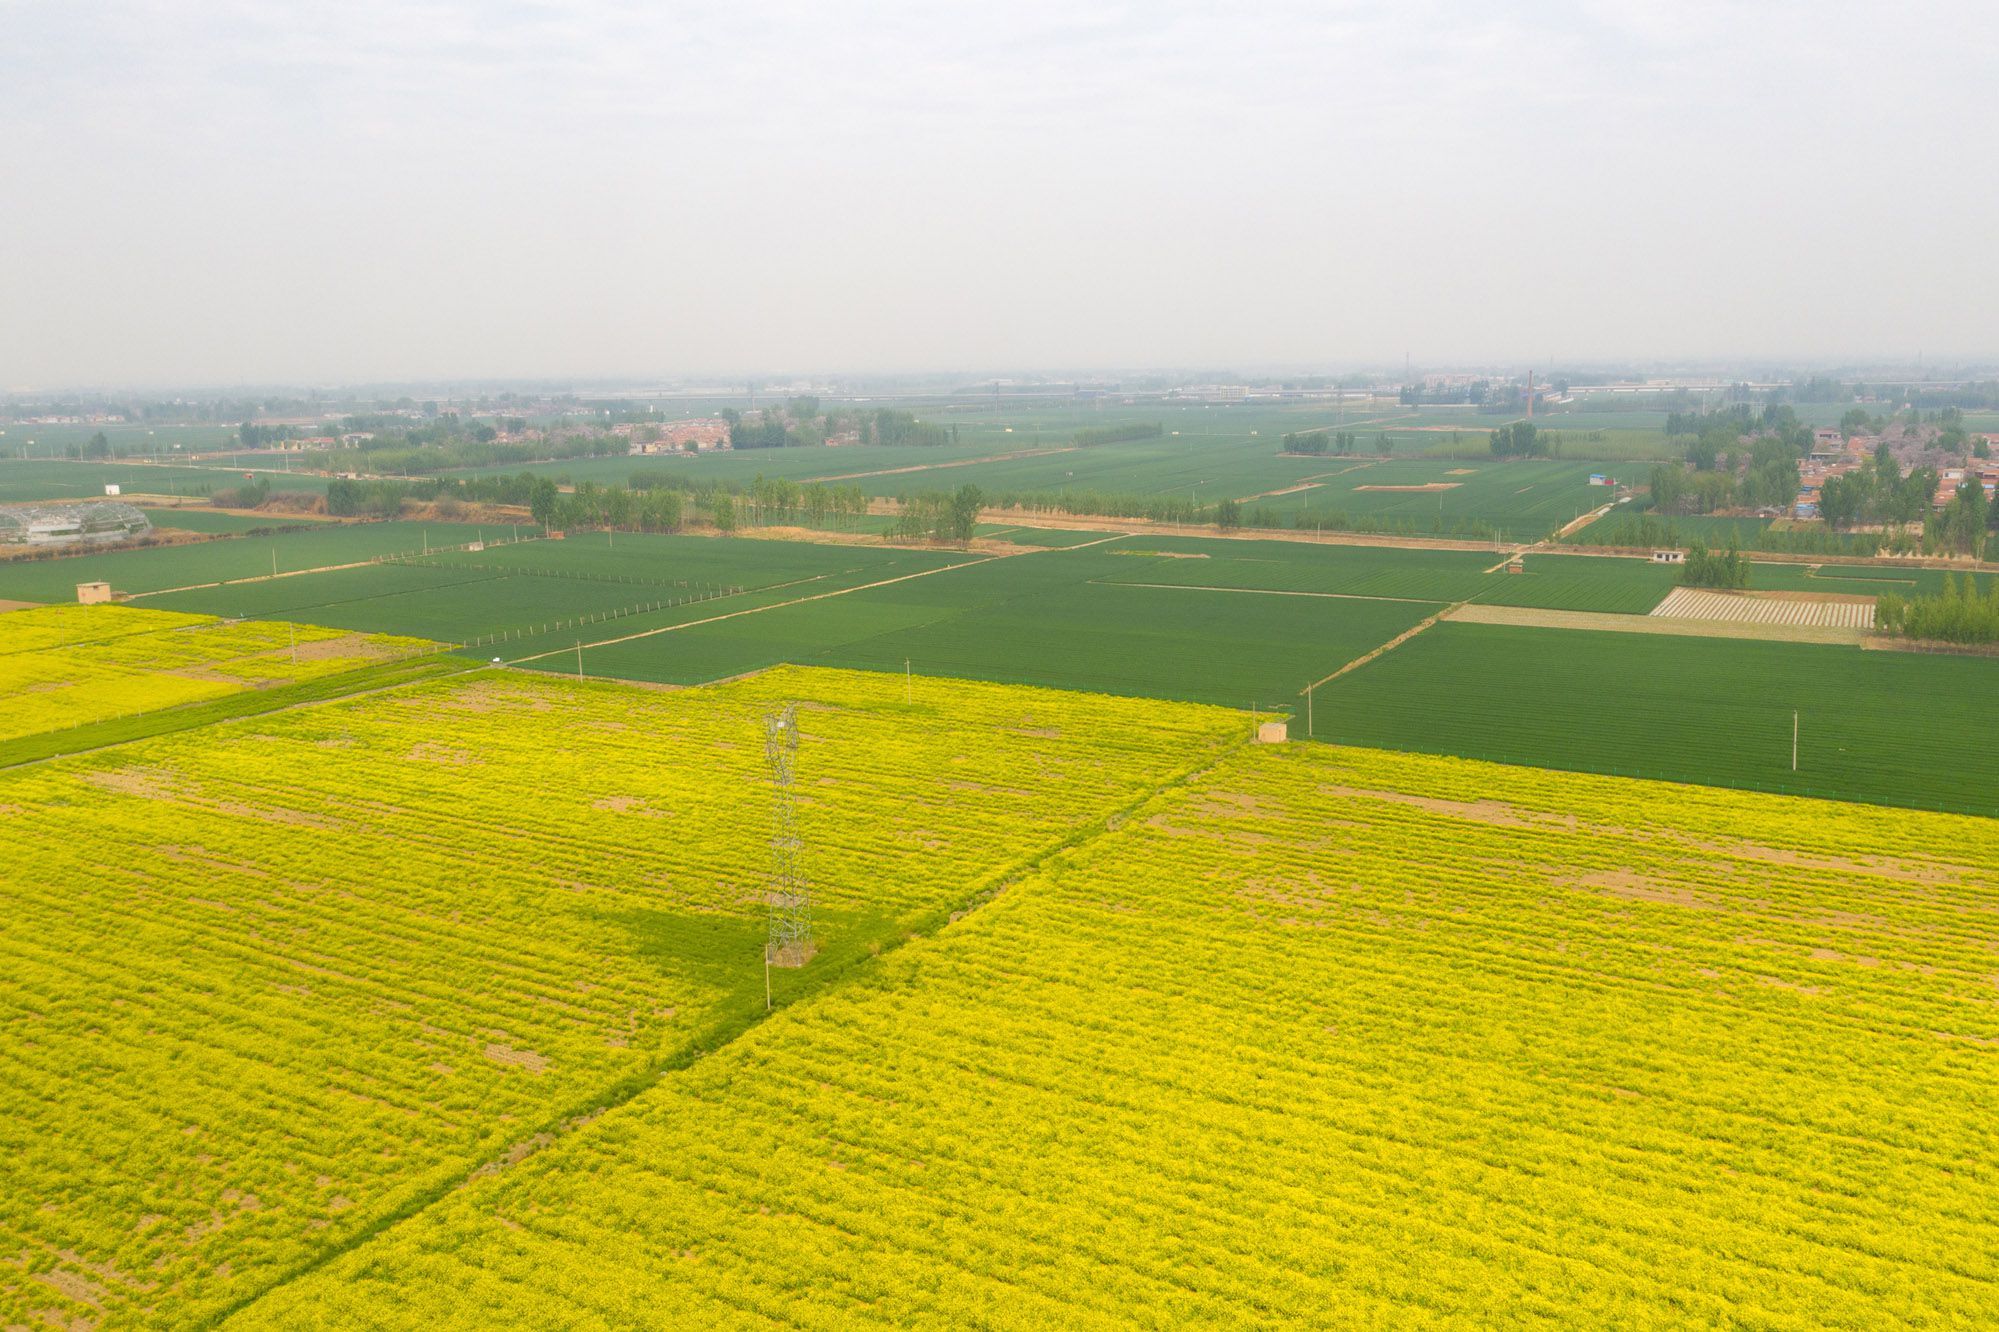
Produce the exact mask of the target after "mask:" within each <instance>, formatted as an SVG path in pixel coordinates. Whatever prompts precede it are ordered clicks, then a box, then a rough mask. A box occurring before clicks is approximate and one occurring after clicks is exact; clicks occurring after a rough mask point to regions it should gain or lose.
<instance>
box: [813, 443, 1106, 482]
mask: <svg viewBox="0 0 1999 1332" xmlns="http://www.w3.org/2000/svg"><path fill="white" fill-rule="evenodd" d="M1076 447H1077V446H1076V445H1074V444H1065V445H1062V446H1060V447H1057V448H1052V449H1015V450H1014V451H1013V452H1011V453H994V454H989V455H987V456H985V457H983V458H959V459H956V460H955V461H952V462H941V463H915V464H913V465H911V466H908V467H880V468H877V469H875V470H874V471H872V472H842V473H841V474H840V475H838V476H815V477H813V478H811V480H809V481H807V482H805V484H806V485H816V484H818V483H819V482H821V481H860V480H864V479H865V478H867V477H871V476H901V475H903V474H904V473H906V472H941V471H943V470H944V469H945V468H947V467H972V466H975V465H977V464H979V463H996V462H1012V461H1013V460H1014V459H1016V458H1041V457H1047V456H1051V455H1053V454H1057V453H1074V452H1075V451H1076Z"/></svg>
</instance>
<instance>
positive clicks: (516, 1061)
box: [480, 1042, 548, 1073]
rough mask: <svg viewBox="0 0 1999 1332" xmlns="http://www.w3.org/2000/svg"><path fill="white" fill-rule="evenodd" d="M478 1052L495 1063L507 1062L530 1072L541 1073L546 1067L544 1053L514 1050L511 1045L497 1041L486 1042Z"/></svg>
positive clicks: (546, 1059) (546, 1060) (546, 1062)
mask: <svg viewBox="0 0 1999 1332" xmlns="http://www.w3.org/2000/svg"><path fill="white" fill-rule="evenodd" d="M480 1053H481V1054H483V1055H485V1056H486V1058H488V1059H490V1060H492V1061H493V1062H494V1063H496V1064H509V1065H511V1066H513V1067H514V1068H524V1069H526V1070H527V1071H528V1072H530V1073H541V1072H544V1071H545V1070H546V1069H547V1068H548V1057H547V1056H546V1055H540V1054H536V1053H535V1052H534V1051H533V1050H516V1049H514V1048H513V1047H512V1046H511V1045H501V1044H499V1043H498V1042H493V1043H491V1044H488V1045H487V1046H486V1048H485V1049H484V1050H482V1051H480Z"/></svg>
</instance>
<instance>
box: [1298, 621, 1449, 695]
mask: <svg viewBox="0 0 1999 1332" xmlns="http://www.w3.org/2000/svg"><path fill="white" fill-rule="evenodd" d="M1464 605H1465V603H1464V602H1462V601H1458V602H1453V603H1452V604H1451V605H1449V606H1445V607H1443V608H1442V609H1440V610H1439V611H1438V612H1437V613H1436V614H1435V615H1428V616H1425V617H1424V618H1423V619H1421V620H1419V621H1417V622H1416V623H1415V624H1413V625H1411V626H1409V627H1408V628H1407V629H1404V630H1403V631H1402V632H1401V633H1399V634H1397V635H1396V636H1395V637H1393V638H1391V639H1389V640H1388V641H1387V642H1386V643H1383V644H1382V645H1381V646H1380V647H1378V648H1375V649H1374V650H1373V651H1371V652H1366V653H1363V654H1362V655H1360V656H1358V657H1355V658H1354V659H1353V660H1352V661H1350V662H1348V663H1347V664H1346V665H1344V666H1342V667H1340V668H1339V669H1338V670H1336V671H1334V672H1333V673H1332V674H1331V675H1328V676H1327V677H1325V679H1323V680H1314V681H1312V683H1310V684H1308V685H1306V686H1305V687H1304V688H1303V689H1300V690H1299V691H1298V697H1300V698H1304V697H1305V696H1306V695H1307V694H1310V693H1311V692H1312V691H1313V690H1315V689H1317V688H1318V687H1319V686H1320V685H1323V684H1327V683H1330V682H1331V681H1334V680H1337V679H1339V678H1340V677H1341V676H1342V675H1345V674H1347V673H1348V672H1350V671H1357V670H1359V669H1360V668H1361V667H1363V666H1365V665H1367V664H1368V663H1369V662H1371V661H1373V660H1374V659H1375V658H1376V657H1382V656H1386V655H1387V654H1388V653H1390V652H1393V651H1395V649H1397V648H1399V647H1401V646H1402V645H1403V644H1404V643H1407V642H1408V641H1409V640H1410V639H1412V638H1414V637H1415V636H1416V635H1418V634H1420V633H1422V632H1423V631H1424V630H1425V629H1428V628H1429V627H1430V626H1431V625H1433V624H1435V623H1436V622H1437V621H1439V620H1441V619H1443V618H1445V617H1446V616H1448V615H1449V614H1450V613H1451V612H1452V611H1455V610H1460V609H1462V608H1463V607H1464Z"/></svg>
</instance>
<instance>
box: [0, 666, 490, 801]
mask: <svg viewBox="0 0 1999 1332" xmlns="http://www.w3.org/2000/svg"><path fill="white" fill-rule="evenodd" d="M401 660H402V661H408V662H419V661H434V662H437V663H439V664H443V663H445V662H455V663H461V664H460V665H458V666H457V668H456V669H452V670H439V671H435V672H430V673H427V674H424V675H419V676H416V677H415V678H413V679H407V680H390V681H388V682H386V683H383V684H368V683H363V684H362V685H361V687H360V688H358V689H348V690H342V691H340V692H338V693H332V694H327V695H326V696H325V697H323V698H300V699H293V700H292V701H290V702H278V703H276V704H274V705H273V706H271V707H268V708H252V709H250V710H248V711H245V712H240V713H236V714H234V715H232V716H227V717H212V718H210V719H208V720H206V721H197V722H194V723H192V724H191V725H187V726H167V727H162V728H161V729H160V730H157V731H148V732H147V733H145V734H144V735H130V736H126V737H125V738H124V739H122V740H107V741H105V742H104V743H103V744H101V745H86V746H85V747H84V748H82V749H69V750H64V751H63V752H62V753H60V754H41V755H37V756H35V757H33V758H23V759H12V758H0V771H10V770H12V769H15V768H32V767H35V766H36V765H37V764H42V763H56V762H59V761H61V760H63V759H71V758H76V757H78V756H79V755H82V754H97V753H102V752H103V751H104V750H107V749H119V748H122V747H123V746H125V745H138V744H144V743H145V742H146V741H148V740H157V739H159V738H160V737H161V736H167V735H180V734H182V733H184V732H187V731H200V730H205V729H207V728H208V727H211V726H218V727H219V726H228V725H230V724H231V723H234V722H241V721H252V720H254V719H256V718H259V717H274V716H276V715H278V714H279V713H281V712H297V711H299V710H300V709H302V708H317V707H323V706H325V705H326V704H328V703H344V702H346V701H347V700H348V699H353V698H366V697H368V696H369V695H371V694H387V693H390V692H393V691H394V690H397V689H413V688H416V687H417V686H419V685H426V684H431V683H434V682H437V681H441V680H455V679H457V678H458V677H459V676H461V675H469V674H471V673H472V672H474V671H489V670H492V669H493V668H492V667H491V666H490V665H488V664H487V663H485V662H483V661H474V660H471V659H470V658H466V657H460V656H458V655H457V654H456V653H454V652H452V651H450V650H449V647H448V645H443V644H440V645H439V650H438V651H435V652H422V653H417V654H415V655H413V656H410V657H405V658H401ZM364 669H365V668H364ZM327 678H328V679H329V680H332V679H337V678H338V677H337V676H332V677H327ZM301 683H306V684H310V683H312V681H302V682H301ZM272 692H275V691H270V690H262V689H245V690H239V691H237V692H236V693H234V694H222V695H219V696H217V697H215V698H212V699H197V700H196V701H194V702H192V703H181V704H177V705H175V706H174V707H170V708H155V709H154V710H152V711H151V712H138V713H133V714H131V715H132V716H133V717H135V718H136V717H159V718H162V719H172V718H173V717H174V715H175V714H176V713H185V712H186V711H190V710H192V709H195V708H201V707H205V706H209V705H213V704H220V703H227V702H229V701H231V700H237V699H243V700H247V699H251V698H255V697H258V696H261V695H266V694H269V693H272ZM105 720H108V721H118V720H122V719H121V718H116V717H113V718H106V719H105ZM97 724H98V723H96V722H83V723H80V724H79V727H78V728H76V729H81V727H82V726H94V725H97ZM50 734H54V735H60V734H62V733H61V732H60V731H56V732H47V731H44V732H38V733H37V735H35V736H23V737H19V738H20V739H36V738H38V737H39V736H41V735H50ZM4 749H5V746H4V745H0V751H4Z"/></svg>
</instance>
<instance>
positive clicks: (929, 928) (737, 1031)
mask: <svg viewBox="0 0 1999 1332" xmlns="http://www.w3.org/2000/svg"><path fill="white" fill-rule="evenodd" d="M1071 549H1073V547H1071ZM995 558H1014V557H1011V556H998V557H995ZM921 576H922V575H920V574H913V575H910V577H921ZM891 581H900V580H891ZM855 590H856V591H858V590H859V589H855ZM1244 721H1245V723H1248V722H1249V718H1248V717H1247V716H1245V717H1244ZM1255 736H1256V731H1255V727H1254V725H1253V724H1245V725H1244V727H1243V730H1242V733H1241V734H1240V735H1239V736H1238V737H1237V738H1236V739H1234V740H1233V741H1230V740H1228V739H1226V738H1224V739H1221V740H1218V741H1217V742H1216V744H1215V746H1214V748H1212V749H1207V750H1204V751H1203V752H1201V753H1200V754H1199V755H1198V756H1197V757H1195V758H1194V759H1193V761H1192V762H1190V763H1188V764H1187V765H1186V766H1185V767H1183V768H1180V769H1179V770H1177V771H1174V772H1168V773H1164V774H1161V775H1160V776H1158V777H1156V778H1154V779H1152V780H1151V781H1150V782H1149V783H1148V784H1146V785H1142V786H1141V787H1140V788H1139V789H1138V791H1137V792H1136V793H1135V794H1134V795H1133V796H1132V797H1131V798H1130V799H1129V800H1126V801H1124V802H1123V803H1122V804H1120V805H1118V806H1117V807H1116V808H1115V809H1111V810H1108V811H1103V812H1102V814H1101V816H1092V817H1090V818H1088V819H1087V820H1084V821H1080V822H1078V823H1077V824H1075V825H1073V826H1071V827H1068V828H1066V829H1063V830H1058V831H1057V832H1056V833H1055V834H1054V835H1053V836H1051V837H1050V838H1049V840H1047V841H1044V842H1041V843H1040V844H1039V845H1038V846H1027V847H1022V848H1020V858H1019V859H1018V860H1015V861H1013V862H1012V863H1009V864H1002V865H1000V866H998V867H997V868H995V869H993V870H991V871H990V872H988V873H986V874H984V875H982V876H981V877H980V878H978V879H977V880H976V881H974V882H972V883H968V884H965V885H964V887H963V892H962V894H961V895H960V896H959V897H958V899H957V901H956V902H955V903H944V904H942V905H940V906H937V907H934V908H932V909H931V910H929V911H927V912H924V913H921V914H918V915H916V916H915V917H914V918H913V919H912V920H909V921H907V922H905V924H904V926H903V927H902V928H899V929H895V930H892V931H890V932H889V933H888V934H887V935H886V936H885V937H883V938H882V939H881V940H880V942H879V947H873V948H870V949H869V950H868V951H867V952H865V953H861V954H859V955H857V956H855V957H854V958H853V959H852V960H851V961H847V962H844V963H837V962H833V961H831V960H825V961H820V962H817V963H814V966H816V967H818V968H820V970H819V971H818V972H817V975H818V977H819V981H818V984H817V986H816V987H815V988H813V989H810V990H807V991H805V992H804V993H803V994H800V995H799V996H797V997H796V998H794V999H790V1000H788V1001H787V1002H786V1003H785V1005H784V1008H781V1009H777V1010H775V1011H776V1012H778V1013H782V1012H784V1011H785V1010H786V1009H791V1008H802V1007H804V1006H806V1005H810V1004H815V1003H823V1002H825V1001H826V999H827V998H828V996H830V995H833V994H836V993H838V992H840V990H841V988H842V987H843V986H845V985H848V984H866V983H868V982H867V978H868V977H869V976H871V975H879V970H878V969H879V968H880V967H882V966H885V965H887V964H888V959H889V957H890V955H892V954H893V953H894V952H895V951H896V950H897V949H898V948H901V947H903V946H904V945H905V944H908V943H911V942H913V941H916V940H920V939H924V938H927V937H932V936H935V935H936V934H938V933H939V932H941V931H943V930H948V929H950V928H951V927H952V926H954V925H956V924H958V922H959V921H961V920H963V919H965V918H967V917H970V916H974V915H976V914H977V912H978V911H979V910H980V908H982V907H985V906H986V905H988V904H990V903H991V902H993V901H994V900H996V899H997V898H998V897H1000V896H1001V895H1002V894H1004V893H1005V892H1006V891H1007V890H1008V889H1009V888H1011V887H1012V886H1013V885H1014V884H1017V883H1020V882H1021V881H1023V880H1025V879H1028V878H1030V877H1031V876H1033V875H1034V874H1036V873H1038V872H1040V871H1041V870H1042V869H1044V868H1045V867H1046V866H1047V865H1048V864H1049V863H1050V862H1051V861H1053V860H1054V859H1055V858H1056V857H1058V856H1063V855H1067V854H1069V853H1071V852H1080V851H1083V850H1085V849H1086V848H1088V847H1089V846H1090V845H1091V844H1092V843H1094V842H1095V841H1097V840H1098V839H1100V838H1103V837H1108V836H1111V835H1114V834H1115V833H1116V832H1117V831H1118V830H1119V829H1120V828H1123V827H1125V826H1127V825H1130V824H1135V823H1137V822H1138V821H1139V820H1141V819H1146V818H1152V817H1156V816H1158V815H1159V814H1160V813H1161V812H1162V811H1163V809H1164V808H1165V807H1166V802H1167V801H1168V799H1169V798H1170V797H1171V796H1172V795H1174V793H1176V792H1179V791H1183V790H1186V789H1187V788H1189V787H1191V786H1192V785H1194V784H1195V783H1197V782H1200V781H1202V780H1204V779H1205V778H1206V777H1207V776H1208V775H1209V774H1210V773H1212V772H1214V771H1215V770H1216V769H1217V768H1219V767H1220V766H1221V765H1222V764H1223V763H1226V762H1228V761H1229V760H1230V759H1232V758H1234V757H1235V756H1236V755H1238V754H1240V753H1242V751H1244V750H1245V749H1248V748H1249V747H1250V746H1251V745H1252V744H1254V743H1256V740H1255ZM771 1016H772V1011H771V1010H765V1011H764V1012H754V1011H753V1012H751V1013H749V1014H739V1015H735V1016H728V1015H717V1016H716V1017H714V1018H712V1019H710V1020H709V1021H708V1022H707V1023H706V1024H704V1026H703V1027H702V1028H701V1029H700V1030H699V1031H696V1032H694V1033H692V1034H691V1035H689V1036H687V1037H686V1038H684V1039H683V1041H682V1043H681V1045H680V1047H679V1048H678V1049H677V1050H675V1051H674V1052H673V1053H671V1054H655V1056H654V1057H653V1058H652V1060H651V1061H650V1062H649V1063H648V1064H647V1065H646V1066H645V1067H643V1068H641V1069H639V1070H636V1071H634V1072H632V1073H628V1074H626V1075H625V1076H623V1077H618V1078H615V1079H612V1080H610V1081H608V1082H607V1083H605V1084H604V1085H601V1086H599V1087H598V1088H597V1089H596V1090H594V1091H590V1090H584V1091H582V1092H580V1093H579V1097H578V1099H577V1100H576V1101H573V1102H571V1103H570V1104H568V1105H564V1106H555V1107H551V1108H550V1109H549V1111H548V1113H547V1116H546V1117H545V1118H544V1119H543V1120H542V1121H541V1123H540V1124H539V1125H536V1124H533V1123H527V1124H519V1125H516V1126H515V1133H516V1135H517V1136H515V1138H514V1140H513V1142H512V1144H511V1145H509V1146H505V1147H501V1148H497V1149H495V1148H492V1147H488V1148H486V1149H484V1150H482V1151H478V1152H475V1153H468V1154H464V1155H461V1156H459V1157H458V1158H457V1160H456V1168H457V1173H455V1174H453V1175H451V1176H450V1177H448V1178H446V1179H444V1180H442V1181H441V1182H436V1183H429V1184H425V1185H423V1186H422V1187H421V1188H420V1189H418V1190H416V1191H415V1193H414V1196H411V1197H408V1198H407V1199H406V1200H405V1201H404V1202H403V1203H402V1204H401V1205H400V1206H398V1207H397V1208H395V1209H394V1210H393V1211H391V1212H389V1213H388V1214H386V1215H384V1216H381V1217H379V1218H377V1219H376V1220H374V1221H372V1222H370V1223H369V1224H368V1225H366V1226H365V1227H363V1228H362V1229H360V1230H359V1231H358V1232H356V1233H354V1234H352V1235H349V1236H348V1237H346V1238H344V1239H342V1240H340V1241H338V1242H336V1243H334V1244H331V1245H329V1246H327V1247H326V1248H324V1249H322V1250H320V1251H319V1252H317V1253H312V1254H309V1255H307V1256H306V1257H305V1258H304V1259H303V1260H301V1261H298V1262H296V1263H294V1264H293V1265H291V1266H290V1267H288V1268H286V1269H285V1270H284V1271H282V1272H281V1273H279V1274H278V1275H276V1276H275V1277H273V1278H271V1279H270V1280H268V1281H266V1282H265V1283H264V1284H263V1285H262V1286H261V1287H259V1288H258V1289H255V1290H251V1291H249V1292H247V1293H246V1294H244V1295H242V1296H240V1297H239V1298H237V1299H236V1300H235V1301H234V1302H232V1303H230V1304H228V1305H226V1306H225V1307H223V1308H221V1309H219V1310H217V1311H215V1312H214V1313H213V1314H212V1315H211V1316H210V1317H209V1318H208V1319H207V1320H206V1321H205V1322H204V1324H203V1325H204V1326H208V1327H220V1326H223V1325H225V1324H227V1323H229V1322H230V1321H231V1320H232V1319H234V1318H235V1317H236V1316H237V1315H238V1314H241V1313H243V1312H244V1311H245V1310H246V1309H249V1308H251V1307H252V1306H253V1305H255V1304H256V1303H257V1302H258V1301H259V1300H261V1299H263V1298H264V1297H265V1296H266V1295H269V1294H272V1293H273V1292H275V1291H278V1290H281V1289H283V1288H284V1287H286V1286H289V1285H292V1284H294V1283H296V1282H299V1281H301V1280H304V1279H306V1278H307V1277H309V1276H311V1275H312V1274H313V1273H314V1272H317V1271H320V1270H322V1269H324V1268H325V1267H326V1266H327V1265H328V1264H329V1263H332V1262H334V1261H336V1260H338V1259H340V1258H342V1257H345V1256H346V1255H348V1254H351V1253H354V1252H355V1251H357V1250H359V1249H362V1248H364V1247H366V1246H367V1245H369V1244H370V1243H372V1242H373V1241H375V1240H376V1239H378V1238H379V1237H381V1236H384V1235H388V1234H391V1233H393V1232H394V1231H396V1230H397V1228H399V1227H401V1226H404V1225H408V1224H411V1223H414V1222H417V1221H419V1220H420V1219H421V1218H422V1217H423V1216H424V1214H425V1213H426V1212H428V1211H429V1210H430V1209H431V1208H433V1207H435V1206H436V1205H437V1204H439V1203H441V1202H444V1201H445V1200H446V1199H449V1198H451V1197H453V1196H455V1195H457V1194H459V1193H460V1192H462V1191H463V1190H464V1189H465V1188H467V1187H468V1186H470V1185H472V1184H475V1183H477V1182H478V1181H479V1180H481V1179H485V1178H488V1177H490V1176H492V1175H494V1174H497V1173H499V1172H501V1171H504V1170H510V1169H513V1168H514V1167H516V1166H518V1165H520V1164H521V1162H523V1161H525V1160H527V1159H528V1158H529V1157H530V1156H532V1155H534V1154H535V1153H537V1152H542V1151H546V1150H548V1149H549V1148H550V1147H553V1146H555V1145H556V1144H557V1143H559V1142H560V1141H562V1139H564V1138H566V1137H568V1136H570V1135H572V1134H574V1133H576V1132H578V1131H581V1130H583V1129H586V1128H587V1127H588V1126H589V1125H590V1124H592V1123H594V1122H596V1120H597V1119H598V1117H599V1116H600V1115H602V1114H603V1113H605V1112H606V1111H609V1110H615V1109H616V1108H617V1107H619V1106H621V1105H624V1104H626V1103H628V1102H630V1101H631V1100H632V1099H633V1098H634V1097H637V1096H639V1095H640V1094H641V1093H643V1092H645V1091H647V1090H648V1089H649V1088H652V1087H655V1086H658V1085H659V1084H661V1083H663V1082H665V1081H666V1080H667V1079H669V1078H671V1077H673V1076H674V1075H675V1074H677V1073H682V1072H685V1071H686V1070H687V1069H689V1068H691V1067H693V1066H694V1065H695V1064H696V1063H697V1062H699V1061H701V1060H704V1059H709V1058H713V1057H714V1056H716V1055H718V1054H720V1053H721V1052H722V1051H724V1050H726V1049H727V1048H728V1047H729V1046H731V1045H732V1044H733V1043H734V1042H735V1041H737V1040H738V1039H740V1038H742V1037H743V1036H745V1035H748V1034H749V1033H751V1032H753V1031H755V1030H756V1029H757V1028H758V1027H759V1026H761V1025H762V1024H763V1023H764V1022H766V1021H768V1020H769V1019H770V1017H771Z"/></svg>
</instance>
